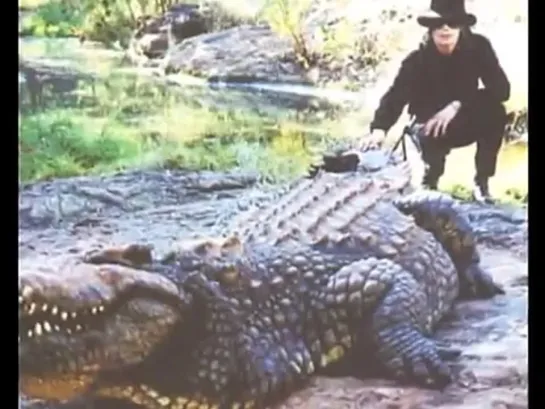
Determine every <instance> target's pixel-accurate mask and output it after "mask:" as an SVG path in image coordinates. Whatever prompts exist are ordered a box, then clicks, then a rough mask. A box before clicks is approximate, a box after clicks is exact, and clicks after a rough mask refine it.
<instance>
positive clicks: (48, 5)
mask: <svg viewBox="0 0 545 409" xmlns="http://www.w3.org/2000/svg"><path fill="white" fill-rule="evenodd" d="M82 21H83V15H82V13H81V10H79V9H78V8H77V7H74V6H73V5H72V4H70V3H69V2H68V1H64V0H53V1H50V2H44V3H42V4H39V5H38V6H36V8H35V10H34V13H33V14H32V15H31V16H30V17H28V18H26V19H24V20H23V27H22V32H23V34H25V35H34V36H38V37H68V36H72V35H74V33H75V32H76V30H77V27H79V26H80V25H81V23H82Z"/></svg>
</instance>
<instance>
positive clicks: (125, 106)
mask: <svg viewBox="0 0 545 409" xmlns="http://www.w3.org/2000/svg"><path fill="white" fill-rule="evenodd" d="M83 91H87V92H89V90H86V89H84V90H82V92H83ZM96 95H97V98H96V100H94V101H93V102H92V103H89V102H87V103H86V104H85V105H83V104H81V105H80V106H79V107H70V106H69V107H64V108H63V107H61V106H62V105H67V104H66V103H65V104H61V101H59V100H58V99H55V98H56V97H54V98H53V100H51V98H50V101H49V104H50V105H51V106H53V108H50V109H47V110H44V111H42V112H40V113H22V114H20V134H19V145H20V170H19V175H20V179H21V180H22V181H35V180H44V179H50V178H55V177H67V176H75V175H83V174H96V173H104V172H111V171H117V170H121V169H128V168H134V167H152V166H153V167H167V168H184V169H194V170H198V169H210V170H228V169H232V168H240V169H244V170H250V171H256V172H259V173H260V174H262V175H263V177H264V178H267V179H269V180H272V181H279V180H287V179H289V178H292V177H295V176H296V175H298V174H301V173H302V172H304V170H305V169H306V168H307V166H308V165H309V163H310V161H311V159H312V155H313V153H312V152H310V151H309V150H307V149H306V148H305V147H304V146H303V145H304V140H305V138H306V136H305V125H304V124H297V123H296V122H294V121H292V120H289V119H286V120H285V121H281V122H280V123H278V122H276V121H275V120H273V119H271V118H269V117H266V116H260V115H257V114H253V113H250V112H244V111H237V110H232V111H217V110H214V109H210V108H205V107H191V106H189V105H187V104H185V103H184V102H182V101H181V100H180V98H179V97H178V96H176V95H175V94H168V93H167V94H165V93H164V91H160V90H158V89H157V88H156V87H154V86H152V85H150V84H146V83H143V82H139V81H135V80H134V78H132V79H127V78H122V77H117V78H115V79H110V80H109V82H108V86H106V85H104V84H99V85H97V91H96ZM88 97H89V96H88ZM89 98H90V97H89ZM88 101H89V100H88ZM55 106H57V107H56V108H55ZM23 112H24V111H23Z"/></svg>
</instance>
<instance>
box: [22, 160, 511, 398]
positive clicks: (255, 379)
mask: <svg viewBox="0 0 545 409" xmlns="http://www.w3.org/2000/svg"><path fill="white" fill-rule="evenodd" d="M375 153H377V152H375ZM384 164H385V165H387V166H386V167H385V168H389V167H392V166H393V167H396V166H395V164H392V163H388V162H384ZM397 168H398V170H400V171H403V166H402V165H399V166H398V167H397ZM392 175H395V172H394V173H380V172H373V173H372V174H371V177H365V174H361V173H359V174H358V176H356V175H331V174H329V173H324V172H319V173H318V174H317V175H315V178H314V179H312V180H309V181H304V182H301V183H300V184H299V185H298V186H299V187H298V188H295V189H294V190H292V192H291V193H288V194H287V195H286V196H285V198H284V199H283V201H281V202H280V205H277V206H276V207H275V208H274V209H272V210H271V213H270V214H269V219H268V220H269V222H270V225H271V226H272V227H269V229H268V230H267V228H266V227H265V225H264V224H263V223H262V222H260V221H259V220H258V221H257V222H256V223H255V224H254V226H255V229H256V230H255V231H259V234H257V235H252V234H251V232H242V236H243V237H244V241H243V242H242V243H241V242H240V240H239V239H238V238H237V237H230V238H227V239H225V240H220V241H219V244H218V243H216V242H213V241H208V240H205V241H203V242H199V243H197V244H191V245H188V244H187V243H185V245H186V246H185V247H183V246H182V248H180V249H178V250H177V251H176V252H174V253H172V254H170V255H169V256H168V257H166V258H165V259H163V260H162V261H160V262H159V261H154V260H152V258H151V251H150V249H148V248H142V247H139V246H129V247H128V248H125V249H122V250H121V251H116V250H115V249H108V250H107V251H103V252H101V253H99V254H94V255H92V256H90V257H88V258H87V260H86V261H87V263H86V264H85V263H84V264H80V265H73V266H71V267H70V268H69V270H70V274H71V277H72V278H71V279H69V280H68V281H63V279H62V278H60V277H55V276H53V275H46V274H44V273H37V272H21V273H20V310H19V311H20V322H21V324H20V332H19V336H20V360H21V365H20V367H21V370H20V373H21V389H22V392H23V393H25V394H27V395H29V396H34V397H38V398H50V399H68V398H72V397H74V396H76V395H80V394H83V396H86V397H89V398H93V399H100V402H103V401H102V399H104V398H108V399H117V400H122V401H126V402H133V403H135V404H137V405H141V406H143V407H146V408H149V409H158V408H172V409H177V408H180V409H186V408H258V407H263V406H266V405H267V404H269V403H270V402H272V401H275V400H276V399H279V398H280V397H282V396H283V395H284V394H286V393H289V392H290V391H292V390H294V389H295V388H297V387H298V386H299V385H301V383H302V382H304V381H305V380H307V379H308V378H309V377H310V376H312V375H313V374H316V373H321V372H323V371H324V370H325V369H327V368H328V367H329V366H330V365H331V364H332V363H334V362H342V361H343V359H344V358H345V357H346V356H347V353H348V355H349V356H351V358H350V361H349V362H353V363H355V365H349V367H346V368H345V369H346V370H347V371H354V373H353V374H354V375H356V374H357V372H358V370H359V369H360V367H365V366H366V365H368V364H369V362H370V359H371V358H374V357H376V358H378V361H379V363H380V364H381V366H382V368H383V369H385V370H386V371H387V374H388V375H389V376H392V377H395V378H397V379H400V380H401V379H405V380H407V381H410V382H416V383H418V384H420V385H423V386H427V387H439V388H441V387H443V386H445V385H446V384H448V383H449V382H450V380H451V375H450V372H449V369H448V367H447V366H446V364H445V362H444V359H445V358H451V357H453V356H455V355H456V353H455V351H451V350H449V349H448V348H444V347H442V346H439V345H437V344H436V343H435V342H434V341H433V340H432V339H431V338H430V336H431V334H432V333H433V330H434V329H435V327H436V324H437V323H438V322H439V321H440V320H441V319H442V318H443V317H444V315H445V314H446V313H447V312H448V311H449V309H450V308H451V306H452V304H453V302H454V301H455V299H456V298H458V297H459V296H460V294H462V295H468V296H469V295H472V296H476V297H490V296H493V295H495V294H498V293H501V292H502V290H501V289H500V288H499V287H497V286H496V285H495V284H494V282H493V281H492V279H491V278H490V277H489V276H488V275H487V274H486V273H484V272H483V271H482V270H481V269H480V268H479V261H478V253H477V250H476V248H475V245H474V242H473V241H472V240H471V238H472V235H471V230H470V229H469V225H468V224H467V223H466V222H465V220H464V218H463V217H462V216H461V215H460V214H459V213H458V212H457V210H456V207H455V206H454V202H453V201H452V200H448V199H447V198H445V197H444V196H442V195H432V194H428V193H425V194H424V193H412V194H408V195H400V194H399V192H400V191H402V190H403V189H404V188H405V187H406V182H405V180H404V179H403V178H402V177H399V175H398V176H395V177H393V176H392ZM307 184H308V186H307V187H306V188H305V187H304V186H305V185H307ZM305 189H306V193H307V195H308V199H307V198H305V199H304V200H303V199H302V198H303V197H305V195H302V194H301V193H297V192H298V191H299V192H301V191H303V190H305ZM319 195H322V196H321V197H320V196H319ZM289 203H291V207H290V206H287V204H289ZM263 214H267V213H263ZM409 215H410V216H409ZM413 216H414V217H413ZM252 217H253V218H254V219H255V216H250V217H249V218H248V219H247V220H250V219H252ZM275 217H277V218H275ZM258 219H259V218H258ZM256 220H257V219H256ZM415 221H416V222H415ZM260 226H261V227H260ZM258 227H260V228H261V229H262V230H258ZM430 231H431V233H430ZM291 239H293V240H291ZM116 264H117V265H116ZM119 264H125V266H120V265H119ZM83 270H85V271H83ZM350 366H352V367H350ZM354 366H355V367H354ZM99 407H102V406H99Z"/></svg>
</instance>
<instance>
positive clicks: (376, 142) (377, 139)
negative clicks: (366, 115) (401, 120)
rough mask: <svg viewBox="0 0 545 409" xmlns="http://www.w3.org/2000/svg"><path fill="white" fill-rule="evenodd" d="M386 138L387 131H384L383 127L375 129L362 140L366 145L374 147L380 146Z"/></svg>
mask: <svg viewBox="0 0 545 409" xmlns="http://www.w3.org/2000/svg"><path fill="white" fill-rule="evenodd" d="M385 138H386V132H384V131H383V130H382V129H373V132H371V135H369V136H368V137H367V138H365V139H364V141H362V142H363V144H365V145H366V146H373V147H377V148H380V147H381V146H382V144H383V143H384V139H385Z"/></svg>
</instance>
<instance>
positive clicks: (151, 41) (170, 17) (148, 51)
mask: <svg viewBox="0 0 545 409" xmlns="http://www.w3.org/2000/svg"><path fill="white" fill-rule="evenodd" d="M206 32H207V28H206V24H205V20H204V17H203V15H202V14H201V13H200V12H199V6H198V5H193V4H175V5H173V6H171V7H170V8H169V9H168V10H167V11H166V12H165V13H164V14H162V15H160V16H155V17H151V16H145V17H143V18H141V19H140V21H139V26H138V28H137V29H136V31H135V33H134V35H133V37H132V39H131V41H130V44H129V50H128V52H127V55H128V56H129V57H130V58H131V59H133V60H134V59H135V58H136V57H137V56H141V55H143V56H145V57H147V58H162V57H164V55H165V53H166V52H167V50H168V48H169V46H171V45H174V44H176V43H178V42H180V41H182V40H184V39H186V38H190V37H193V36H196V35H199V34H202V33H206ZM171 43H172V44H171Z"/></svg>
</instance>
